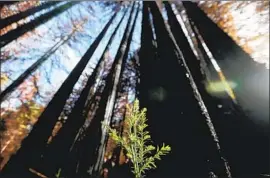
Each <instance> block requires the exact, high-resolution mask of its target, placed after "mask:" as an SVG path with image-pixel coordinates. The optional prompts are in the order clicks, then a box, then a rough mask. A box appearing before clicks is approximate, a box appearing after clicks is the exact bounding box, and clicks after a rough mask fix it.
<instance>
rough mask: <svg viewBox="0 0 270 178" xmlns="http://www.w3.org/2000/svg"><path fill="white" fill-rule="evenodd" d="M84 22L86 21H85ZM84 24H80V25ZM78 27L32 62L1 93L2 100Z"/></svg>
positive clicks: (67, 39) (0, 98) (68, 38)
mask: <svg viewBox="0 0 270 178" xmlns="http://www.w3.org/2000/svg"><path fill="white" fill-rule="evenodd" d="M83 23H84V22H83ZM81 25H82V24H80V25H78V26H77V28H78V27H80V26H81ZM77 28H75V29H73V30H72V32H71V33H70V34H69V35H68V36H66V37H63V38H62V39H61V40H60V41H58V42H57V43H56V44H55V45H54V46H53V47H51V48H50V49H49V50H48V51H47V52H46V53H45V54H44V55H43V56H41V57H40V58H39V59H38V60H37V61H36V62H35V63H34V64H32V65H31V66H30V67H29V68H28V69H26V71H24V73H22V74H21V75H20V76H19V77H18V78H17V79H16V80H15V81H14V82H13V83H11V84H10V85H9V86H8V87H7V88H6V89H5V90H4V91H3V92H1V93H0V102H2V101H4V100H5V99H6V98H7V97H8V96H9V95H10V94H11V93H12V92H13V91H14V90H15V89H16V88H17V87H18V86H19V85H20V84H22V83H23V81H24V80H25V79H26V78H28V77H29V76H30V75H31V74H32V73H33V72H35V71H36V70H37V69H38V68H39V67H40V66H41V65H42V64H43V63H44V62H45V61H46V60H47V59H49V57H50V56H51V55H52V54H54V53H55V51H57V50H58V49H59V47H61V46H62V45H63V44H65V43H66V42H67V41H69V40H70V39H71V37H73V35H74V34H75V33H76V31H77Z"/></svg>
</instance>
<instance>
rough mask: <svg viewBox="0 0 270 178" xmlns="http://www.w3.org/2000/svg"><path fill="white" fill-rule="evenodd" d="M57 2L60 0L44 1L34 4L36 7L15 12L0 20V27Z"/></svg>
mask: <svg viewBox="0 0 270 178" xmlns="http://www.w3.org/2000/svg"><path fill="white" fill-rule="evenodd" d="M58 3H60V1H55V2H46V3H43V4H41V5H39V6H36V7H33V8H31V9H28V10H26V11H24V12H21V13H19V14H15V15H13V16H10V17H7V18H5V19H3V20H2V21H1V23H0V29H1V28H4V27H6V26H8V25H11V24H12V23H14V22H17V21H19V20H21V19H24V18H26V17H28V16H31V15H33V14H35V13H36V12H39V11H41V10H43V9H47V8H49V7H52V6H54V5H56V4H58Z"/></svg>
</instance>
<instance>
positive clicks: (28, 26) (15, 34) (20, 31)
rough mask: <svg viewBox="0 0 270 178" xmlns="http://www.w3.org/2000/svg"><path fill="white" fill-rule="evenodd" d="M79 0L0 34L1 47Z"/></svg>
mask: <svg viewBox="0 0 270 178" xmlns="http://www.w3.org/2000/svg"><path fill="white" fill-rule="evenodd" d="M77 3H78V2H68V3H66V4H64V5H61V6H59V7H57V8H55V9H53V10H52V11H50V12H47V13H45V14H43V15H41V16H40V17H38V18H36V19H35V20H33V21H31V22H29V23H27V24H25V25H22V26H20V27H18V28H16V29H14V30H12V31H10V32H8V33H6V34H4V35H2V36H0V48H1V47H4V46H6V45H7V44H8V43H10V42H12V41H13V40H16V39H17V38H19V37H20V36H21V35H23V34H25V33H26V32H29V31H31V30H33V29H35V28H36V27H38V26H39V25H41V24H44V23H46V22H47V21H49V20H50V19H52V18H53V17H55V16H57V15H59V14H61V13H62V12H64V11H66V10H67V9H69V8H71V7H72V6H73V5H75V4H77Z"/></svg>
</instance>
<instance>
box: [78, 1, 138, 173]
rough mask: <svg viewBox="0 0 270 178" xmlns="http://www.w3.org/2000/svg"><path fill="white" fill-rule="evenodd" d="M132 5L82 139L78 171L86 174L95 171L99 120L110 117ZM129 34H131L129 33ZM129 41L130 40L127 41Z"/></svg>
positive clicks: (125, 55) (100, 133) (99, 133)
mask: <svg viewBox="0 0 270 178" xmlns="http://www.w3.org/2000/svg"><path fill="white" fill-rule="evenodd" d="M134 6H135V3H133V6H132V10H131V12H130V16H129V18H128V22H127V25H126V28H125V31H124V34H123V37H122V40H121V43H120V46H119V48H118V51H117V54H116V57H115V61H114V63H113V65H112V68H111V71H110V73H109V74H108V76H107V77H106V84H105V88H104V90H103V92H102V95H101V99H100V102H99V105H98V109H97V112H96V115H95V116H94V118H93V119H92V121H91V123H90V126H89V127H88V129H87V131H86V136H85V137H84V140H83V142H84V143H83V145H84V148H83V150H82V158H81V161H80V166H79V169H78V170H79V172H81V173H85V174H86V175H85V176H87V172H88V173H89V172H90V174H91V173H96V172H95V168H94V164H95V163H96V162H97V159H98V152H99V149H98V148H99V146H102V145H100V144H101V138H102V136H103V134H102V133H103V129H102V128H103V126H102V125H101V121H103V120H105V123H108V121H107V120H106V119H108V118H110V113H109V112H110V111H109V109H110V110H111V108H110V107H111V106H109V105H110V104H111V102H113V100H114V99H115V94H116V92H115V89H116V84H117V83H118V81H119V77H120V71H121V67H122V64H123V60H125V58H124V57H127V53H128V49H127V47H128V46H129V44H128V43H127V42H128V41H127V39H128V31H129V29H130V28H131V27H130V24H131V19H132V14H133V11H134ZM130 35H131V34H130ZM129 43H130V41H129Z"/></svg>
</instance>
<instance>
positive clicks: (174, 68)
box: [140, 2, 213, 177]
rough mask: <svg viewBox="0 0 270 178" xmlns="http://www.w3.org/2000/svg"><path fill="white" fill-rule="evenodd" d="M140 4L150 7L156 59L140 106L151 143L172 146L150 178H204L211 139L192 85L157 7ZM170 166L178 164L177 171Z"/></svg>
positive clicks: (152, 62)
mask: <svg viewBox="0 0 270 178" xmlns="http://www.w3.org/2000/svg"><path fill="white" fill-rule="evenodd" d="M144 3H145V5H148V7H150V11H151V13H152V17H153V18H152V19H153V27H154V32H155V36H156V42H157V43H156V45H157V58H156V59H154V60H153V59H152V61H151V63H150V64H149V66H151V67H149V69H150V70H151V73H152V76H150V77H149V79H148V81H144V82H150V81H151V85H150V84H148V86H147V88H146V89H145V90H146V91H148V92H147V93H146V96H145V98H144V104H145V106H143V107H146V108H147V118H148V123H149V131H150V133H151V135H152V138H153V141H154V142H156V143H157V144H162V143H163V142H165V143H166V144H169V145H170V146H171V147H172V153H170V154H169V155H167V156H166V157H164V158H163V161H162V162H158V165H157V166H158V167H159V169H158V170H156V171H154V172H151V175H150V177H172V176H175V175H177V176H179V177H181V176H183V177H208V172H209V171H208V163H207V160H206V159H207V152H208V149H210V146H209V145H205V143H208V142H209V140H210V139H212V138H211V135H210V131H209V128H208V127H207V125H206V123H205V120H206V118H205V117H204V115H203V114H202V110H201V108H200V105H199V102H198V100H197V99H196V98H195V96H194V93H193V92H194V91H193V85H194V83H191V81H190V79H189V77H190V74H189V72H188V71H187V69H186V67H185V65H184V62H183V61H184V60H183V59H182V58H181V55H180V53H179V51H178V50H177V49H176V46H175V45H174V43H173V41H172V38H171V36H170V35H169V33H168V30H167V29H166V26H165V23H164V20H163V18H162V16H161V13H160V11H159V9H158V7H157V5H156V4H155V3H154V2H144ZM142 43H143V41H142ZM142 45H143V44H142ZM142 50H143V49H142ZM143 60H146V59H144V58H141V59H140V64H141V65H143V62H142V61H143ZM142 67H143V66H141V68H142ZM145 73H146V72H145ZM141 80H143V72H142V73H141ZM141 82H143V81H141ZM140 92H141V90H140ZM161 131H162V134H160V132H161ZM208 146H209V147H208ZM212 146H213V145H212ZM211 149H212V148H211ZM173 150H175V151H173ZM171 165H178V168H177V169H175V167H173V166H171Z"/></svg>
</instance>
